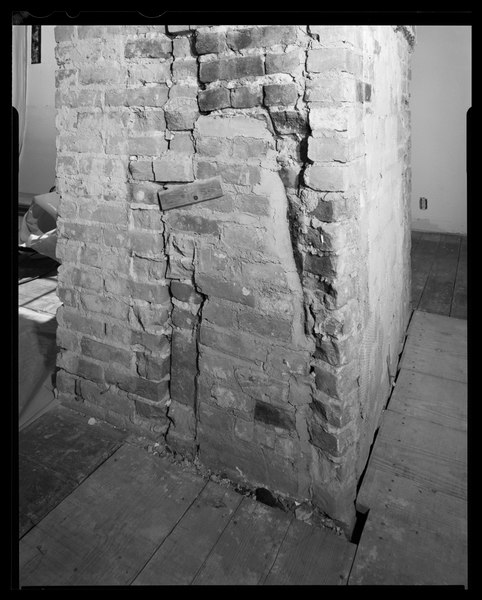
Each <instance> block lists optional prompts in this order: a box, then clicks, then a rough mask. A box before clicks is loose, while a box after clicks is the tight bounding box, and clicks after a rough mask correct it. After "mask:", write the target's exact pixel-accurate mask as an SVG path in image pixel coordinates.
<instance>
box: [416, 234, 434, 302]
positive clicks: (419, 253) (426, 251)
mask: <svg viewBox="0 0 482 600" xmlns="http://www.w3.org/2000/svg"><path fill="white" fill-rule="evenodd" d="M439 241H440V234H433V233H423V234H422V235H421V236H420V239H419V241H418V242H417V244H416V245H415V247H414V248H413V250H412V256H411V264H412V308H413V309H417V308H418V306H419V303H420V299H421V297H422V293H423V290H424V288H425V284H426V282H427V278H428V276H429V273H430V270H431V268H432V264H433V262H434V260H435V257H436V255H437V251H438V245H439Z"/></svg>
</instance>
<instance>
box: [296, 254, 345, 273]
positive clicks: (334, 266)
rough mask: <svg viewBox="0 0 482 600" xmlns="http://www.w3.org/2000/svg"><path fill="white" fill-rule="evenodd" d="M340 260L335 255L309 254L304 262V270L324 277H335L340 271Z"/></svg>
mask: <svg viewBox="0 0 482 600" xmlns="http://www.w3.org/2000/svg"><path fill="white" fill-rule="evenodd" d="M338 262H339V258H338V257H337V256H336V255H334V254H327V255H323V256H316V255H314V254H307V255H306V256H305V260H304V265H303V266H304V269H305V270H306V271H308V272H309V273H313V274H315V275H321V276H322V277H335V276H336V274H337V270H338Z"/></svg>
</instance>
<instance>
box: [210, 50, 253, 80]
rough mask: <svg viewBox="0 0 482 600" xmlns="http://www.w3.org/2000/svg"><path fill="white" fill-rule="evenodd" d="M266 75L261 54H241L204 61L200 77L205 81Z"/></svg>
mask: <svg viewBox="0 0 482 600" xmlns="http://www.w3.org/2000/svg"><path fill="white" fill-rule="evenodd" d="M260 75H264V65H263V60H262V58H261V56H240V57H236V58H225V59H220V60H214V61H210V62H202V63H201V67H200V70H199V78H200V80H201V81H202V82H203V83H209V82H211V81H217V80H231V79H240V78H241V77H256V76H260Z"/></svg>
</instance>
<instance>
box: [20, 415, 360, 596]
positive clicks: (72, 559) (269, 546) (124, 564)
mask: <svg viewBox="0 0 482 600" xmlns="http://www.w3.org/2000/svg"><path fill="white" fill-rule="evenodd" d="M86 421H87V419H86V417H82V416H80V415H78V414H76V413H74V412H73V411H71V410H69V409H67V408H66V407H58V408H56V409H55V410H53V411H49V412H48V413H46V414H44V415H43V416H42V417H40V418H39V419H37V420H36V421H35V422H33V423H32V424H30V425H29V426H28V427H26V428H25V430H24V431H23V432H22V435H23V437H22V439H21V448H22V454H21V456H22V458H25V460H24V461H23V462H22V466H21V470H20V489H21V493H22V496H23V502H21V506H20V513H21V514H20V522H21V523H23V528H21V530H20V552H19V576H20V577H19V579H20V586H21V587H29V586H57V585H67V586H73V585H136V586H139V585H141V586H142V585H167V584H185V585H187V584H194V585H209V584H211V585H223V584H224V585H263V584H267V585H273V584H278V583H292V584H296V585H308V584H310V585H312V584H315V585H317V584H318V585H326V584H346V582H347V580H348V574H349V571H350V568H351V565H352V562H353V556H354V551H355V545H354V544H351V543H350V542H348V541H347V540H346V539H345V538H344V537H339V536H337V535H335V533H333V532H331V531H330V530H322V529H318V528H316V527H312V526H308V525H307V524H305V523H301V522H299V521H297V520H296V519H294V518H293V515H292V514H291V513H288V512H284V511H282V510H280V509H277V508H272V507H269V506H266V505H264V504H261V503H259V502H256V501H255V500H252V499H250V498H246V497H244V496H242V495H240V494H238V493H236V492H235V491H233V490H232V489H231V488H226V487H223V486H222V485H220V484H218V483H215V482H213V481H209V480H206V479H203V478H202V477H200V476H199V475H198V474H197V473H196V472H195V470H194V468H187V467H186V468H181V467H180V466H179V465H177V464H175V463H173V462H172V461H169V460H168V459H166V458H161V457H159V456H154V455H152V454H149V453H148V452H147V451H146V450H145V449H144V448H142V447H139V445H137V444H135V443H133V438H129V437H123V436H122V435H121V434H119V432H117V430H115V429H114V428H109V426H107V425H106V424H100V423H98V424H96V425H93V426H89V425H88V424H87V422H86ZM98 426H99V427H101V428H100V429H98ZM96 436H97V437H96ZM39 468H41V469H43V472H41V473H39V472H38V470H39ZM35 469H37V471H35ZM32 470H33V471H34V475H32ZM86 472H89V475H88V476H86V477H85V474H86ZM39 480H41V482H42V484H41V487H39V488H37V489H38V492H39V494H38V496H40V497H41V498H39V497H38V496H36V495H35V493H34V491H35V490H34V489H33V488H34V486H35V484H36V483H38V481H39ZM22 490H23V492H22ZM42 498H43V500H42ZM45 499H46V500H45Z"/></svg>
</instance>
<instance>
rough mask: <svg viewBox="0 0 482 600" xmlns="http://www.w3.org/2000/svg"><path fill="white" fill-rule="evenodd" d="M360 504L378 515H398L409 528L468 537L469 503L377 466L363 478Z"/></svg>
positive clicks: (461, 537) (358, 501) (358, 503)
mask: <svg viewBox="0 0 482 600" xmlns="http://www.w3.org/2000/svg"><path fill="white" fill-rule="evenodd" d="M357 505H358V507H359V508H360V509H363V510H370V511H372V510H375V511H376V512H377V513H378V514H384V513H387V512H389V513H393V514H395V513H397V514H398V519H399V521H400V523H404V524H405V526H406V527H409V528H410V527H415V528H425V529H429V530H431V531H437V530H444V531H447V532H448V531H451V532H452V534H453V535H454V536H456V537H458V538H460V539H466V538H467V501H466V500H464V499H462V498H457V497H455V496H452V495H449V494H445V493H444V492H441V491H439V490H436V489H433V488H431V487H426V486H422V485H419V484H418V483H417V482H416V481H413V480H412V479H409V478H407V477H403V476H402V475H396V474H394V473H392V472H389V471H383V470H381V469H377V468H376V467H375V466H374V465H373V464H370V465H369V467H368V469H367V472H366V474H365V477H364V479H363V483H362V485H361V488H360V491H359V493H358V496H357Z"/></svg>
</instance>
